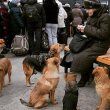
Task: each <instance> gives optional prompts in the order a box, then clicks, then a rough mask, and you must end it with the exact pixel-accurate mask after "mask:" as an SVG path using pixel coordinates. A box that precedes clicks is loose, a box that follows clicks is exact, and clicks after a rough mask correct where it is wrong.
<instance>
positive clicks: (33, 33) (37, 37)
mask: <svg viewBox="0 0 110 110" xmlns="http://www.w3.org/2000/svg"><path fill="white" fill-rule="evenodd" d="M41 33H42V28H35V27H30V28H28V41H29V51H30V54H32V55H39V54H40V47H41Z"/></svg>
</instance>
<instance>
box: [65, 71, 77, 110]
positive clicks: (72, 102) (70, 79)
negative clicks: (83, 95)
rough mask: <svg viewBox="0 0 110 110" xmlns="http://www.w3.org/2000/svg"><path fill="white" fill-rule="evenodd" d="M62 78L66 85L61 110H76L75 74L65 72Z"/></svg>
mask: <svg viewBox="0 0 110 110" xmlns="http://www.w3.org/2000/svg"><path fill="white" fill-rule="evenodd" d="M64 79H65V81H66V87H65V95H64V98H63V110H77V108H76V107H77V102H78V86H77V82H76V74H73V73H69V74H68V75H66V74H65V75H64Z"/></svg>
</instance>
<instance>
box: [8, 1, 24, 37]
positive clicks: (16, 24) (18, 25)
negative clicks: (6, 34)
mask: <svg viewBox="0 0 110 110" xmlns="http://www.w3.org/2000/svg"><path fill="white" fill-rule="evenodd" d="M9 8H10V14H9V15H10V24H9V25H10V32H11V33H13V34H14V35H16V34H20V33H19V32H20V30H21V29H22V28H23V27H24V24H23V22H22V19H21V16H22V13H21V10H20V8H18V7H17V5H16V4H14V3H12V2H11V3H10V5H9Z"/></svg>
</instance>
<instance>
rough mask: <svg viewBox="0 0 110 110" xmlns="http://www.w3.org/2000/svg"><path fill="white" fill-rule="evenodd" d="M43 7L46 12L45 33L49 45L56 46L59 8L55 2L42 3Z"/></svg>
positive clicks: (47, 0) (49, 0)
mask: <svg viewBox="0 0 110 110" xmlns="http://www.w3.org/2000/svg"><path fill="white" fill-rule="evenodd" d="M43 7H44V10H45V12H46V30H45V31H46V32H47V34H48V38H49V45H50V46H51V45H54V44H56V43H57V42H58V41H57V29H58V13H59V8H58V5H57V3H56V2H55V0H45V1H43Z"/></svg>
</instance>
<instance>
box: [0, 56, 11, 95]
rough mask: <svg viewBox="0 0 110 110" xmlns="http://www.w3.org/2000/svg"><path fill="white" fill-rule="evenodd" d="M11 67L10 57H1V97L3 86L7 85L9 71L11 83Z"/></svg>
mask: <svg viewBox="0 0 110 110" xmlns="http://www.w3.org/2000/svg"><path fill="white" fill-rule="evenodd" d="M11 69H12V65H11V62H10V60H9V59H8V58H2V59H0V97H1V92H2V88H3V86H4V85H5V83H4V78H5V76H6V75H7V73H8V78H9V82H8V84H11Z"/></svg>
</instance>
